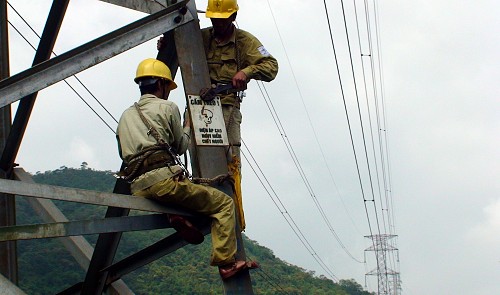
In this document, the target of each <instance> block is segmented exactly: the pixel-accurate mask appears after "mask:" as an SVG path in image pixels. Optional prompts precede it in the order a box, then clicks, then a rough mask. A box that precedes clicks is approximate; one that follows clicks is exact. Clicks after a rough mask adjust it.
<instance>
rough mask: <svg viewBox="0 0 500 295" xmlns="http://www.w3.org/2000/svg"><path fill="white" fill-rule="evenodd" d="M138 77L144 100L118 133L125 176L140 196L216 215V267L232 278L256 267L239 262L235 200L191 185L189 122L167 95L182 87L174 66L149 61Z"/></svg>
mask: <svg viewBox="0 0 500 295" xmlns="http://www.w3.org/2000/svg"><path fill="white" fill-rule="evenodd" d="M134 81H135V82H136V83H137V84H138V85H139V90H140V92H141V98H140V99H139V101H138V102H137V103H135V104H134V105H133V106H131V107H129V108H128V109H126V110H125V111H124V112H123V114H122V116H121V117H120V121H119V123H118V128H117V131H116V136H117V140H118V150H119V154H120V157H121V158H122V160H123V161H124V162H125V164H126V168H125V169H124V171H122V172H121V175H122V177H123V178H124V179H125V180H127V181H129V182H130V183H131V185H130V189H131V191H132V194H133V195H135V196H140V197H145V198H150V199H154V200H157V201H159V202H164V203H167V204H177V205H179V206H182V207H185V208H186V209H189V210H193V211H196V212H198V213H201V214H205V215H207V216H209V217H210V218H211V219H212V225H211V228H212V230H211V232H212V255H211V265H214V266H218V267H219V272H220V275H221V277H222V278H223V279H227V278H229V277H231V276H233V275H235V274H236V273H238V272H239V271H241V270H243V269H248V268H255V267H257V265H256V264H255V263H250V262H246V261H236V260H235V258H234V255H235V253H236V235H235V231H234V228H235V211H234V203H233V200H232V199H231V198H230V197H229V196H228V195H226V194H224V193H223V192H221V191H219V190H217V189H214V188H212V187H209V186H204V185H199V184H194V183H192V182H191V181H190V180H189V179H188V178H187V177H186V175H185V172H184V170H183V167H182V164H181V163H180V161H178V160H177V159H178V155H180V154H183V153H184V152H185V151H186V149H187V147H188V145H189V140H190V136H189V134H190V120H189V119H187V120H186V118H184V124H183V125H181V116H180V112H179V109H178V107H177V105H176V104H175V103H174V102H172V101H168V100H167V99H168V94H169V92H170V91H171V90H173V89H175V88H176V87H177V85H176V84H175V82H174V81H173V80H172V75H171V72H170V69H169V68H168V67H167V66H166V65H165V64H164V63H163V62H161V61H159V60H156V59H152V58H149V59H146V60H144V61H142V62H141V63H140V64H139V66H138V67H137V72H136V78H135V79H134ZM169 221H170V224H171V225H172V227H173V228H174V229H175V230H176V231H177V232H178V234H179V235H180V236H181V237H182V238H184V239H185V240H186V241H187V242H189V243H192V244H199V243H201V242H203V240H204V238H203V234H202V233H201V232H199V231H198V230H197V229H196V228H195V227H194V226H193V224H191V222H189V221H188V220H187V219H185V218H184V217H182V216H179V215H173V214H172V215H169Z"/></svg>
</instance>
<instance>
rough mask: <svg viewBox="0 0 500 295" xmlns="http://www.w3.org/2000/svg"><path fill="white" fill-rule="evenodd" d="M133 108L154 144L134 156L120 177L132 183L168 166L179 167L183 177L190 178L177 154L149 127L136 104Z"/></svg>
mask: <svg viewBox="0 0 500 295" xmlns="http://www.w3.org/2000/svg"><path fill="white" fill-rule="evenodd" d="M134 107H135V109H136V110H137V112H138V113H139V117H140V118H141V120H142V122H143V123H144V125H146V127H147V129H148V133H147V134H148V135H152V136H153V137H154V139H155V140H156V144H155V145H153V146H150V147H147V148H145V149H143V150H142V151H140V152H138V153H136V154H134V155H133V156H132V158H131V159H130V160H129V161H128V163H127V166H126V167H125V169H124V171H123V172H122V173H121V175H120V176H121V177H122V178H123V179H125V180H127V181H132V180H134V179H135V178H136V177H138V176H139V175H142V174H144V173H146V172H149V171H152V170H154V169H158V168H161V167H169V168H170V166H174V165H179V166H180V167H181V168H182V171H183V172H184V175H185V176H186V177H188V178H190V174H189V171H188V170H187V169H186V167H185V166H184V164H183V163H182V162H181V160H180V159H179V156H178V155H177V153H176V152H175V151H174V150H173V149H172V147H171V146H170V145H169V144H168V143H167V142H166V141H165V140H164V139H163V138H161V136H160V133H158V130H156V128H154V126H153V125H151V123H150V122H149V121H148V119H147V118H146V117H145V116H144V114H143V113H142V111H141V109H140V107H139V105H138V104H137V102H136V103H134Z"/></svg>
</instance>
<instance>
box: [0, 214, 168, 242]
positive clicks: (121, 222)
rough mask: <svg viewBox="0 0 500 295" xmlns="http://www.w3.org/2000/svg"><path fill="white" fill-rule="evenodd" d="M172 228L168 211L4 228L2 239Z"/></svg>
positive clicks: (27, 238)
mask: <svg viewBox="0 0 500 295" xmlns="http://www.w3.org/2000/svg"><path fill="white" fill-rule="evenodd" d="M168 227H171V225H170V222H168V218H166V216H165V215H164V214H153V215H139V216H125V217H113V218H104V219H94V220H79V221H68V222H56V223H45V224H30V225H16V226H5V227H0V242H4V241H14V240H31V239H45V238H56V237H67V236H81V235H92V234H102V233H114V232H127V231H139V230H152V229H162V228H168Z"/></svg>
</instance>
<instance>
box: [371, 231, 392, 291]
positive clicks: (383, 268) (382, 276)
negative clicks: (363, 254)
mask: <svg viewBox="0 0 500 295" xmlns="http://www.w3.org/2000/svg"><path fill="white" fill-rule="evenodd" d="M394 237H397V236H396V235H388V234H382V235H371V236H365V238H369V239H371V240H372V242H373V245H372V246H371V247H369V248H367V249H366V250H365V251H374V252H375V257H376V259H377V267H376V268H375V269H373V270H371V271H369V272H368V273H366V276H375V275H376V276H377V282H378V292H377V294H378V295H399V294H401V280H400V275H399V272H398V271H395V270H393V269H391V268H389V266H390V259H389V257H391V256H390V255H389V254H390V253H391V252H392V251H398V249H397V248H396V247H394V246H392V245H389V242H388V241H389V240H390V239H392V238H394ZM397 261H399V259H397Z"/></svg>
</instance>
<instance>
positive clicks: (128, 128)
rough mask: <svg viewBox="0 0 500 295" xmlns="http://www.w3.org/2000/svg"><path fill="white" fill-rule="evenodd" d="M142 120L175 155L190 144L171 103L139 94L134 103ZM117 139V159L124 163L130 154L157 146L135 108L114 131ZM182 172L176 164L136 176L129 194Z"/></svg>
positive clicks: (131, 108) (126, 111)
mask: <svg viewBox="0 0 500 295" xmlns="http://www.w3.org/2000/svg"><path fill="white" fill-rule="evenodd" d="M137 104H138V105H139V108H140V109H141V111H142V113H143V115H144V117H146V119H148V121H149V122H150V124H151V125H152V126H153V127H154V128H155V129H156V130H157V131H158V133H159V134H160V136H161V138H163V139H164V140H165V142H167V143H168V144H169V145H170V146H171V147H172V148H173V149H174V150H175V152H177V154H179V155H182V154H183V153H184V152H185V151H186V149H187V147H188V145H189V139H190V138H189V134H190V131H191V130H190V128H189V127H184V128H183V127H182V125H181V115H180V112H179V108H178V107H177V105H176V104H175V103H174V102H171V101H168V100H165V99H160V98H158V97H156V96H154V95H152V94H145V95H142V96H141V98H140V99H139V101H138V102H137ZM116 138H117V140H118V151H119V153H120V157H121V158H122V160H124V161H125V162H126V163H128V162H129V161H130V159H131V158H132V156H133V155H135V154H136V153H138V152H140V151H142V150H143V149H144V148H147V147H150V146H153V145H155V144H156V139H155V138H154V137H153V135H151V134H148V128H147V127H146V125H145V124H144V122H143V121H142V119H141V117H140V116H139V113H138V112H137V110H136V109H135V107H134V106H131V107H129V108H128V109H126V110H125V111H124V112H123V114H122V116H121V117H120V121H119V123H118V128H117V130H116ZM180 171H182V169H181V167H180V166H178V165H175V166H170V167H162V168H158V169H155V170H152V171H149V172H146V173H144V174H143V175H140V176H138V177H137V178H136V179H134V180H133V181H132V184H131V190H132V193H134V192H136V191H139V190H143V189H146V188H148V187H150V186H151V185H153V184H155V183H157V182H159V181H162V180H164V179H168V178H170V177H172V176H173V175H176V174H178V173H179V172H180Z"/></svg>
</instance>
